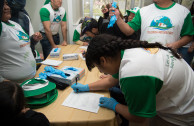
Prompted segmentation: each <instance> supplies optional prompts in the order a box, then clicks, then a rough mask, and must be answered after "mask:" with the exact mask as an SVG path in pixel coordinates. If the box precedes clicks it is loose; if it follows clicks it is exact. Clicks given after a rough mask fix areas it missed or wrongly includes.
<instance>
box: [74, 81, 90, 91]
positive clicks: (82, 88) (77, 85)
mask: <svg viewBox="0 0 194 126" xmlns="http://www.w3.org/2000/svg"><path fill="white" fill-rule="evenodd" d="M71 88H73V90H74V92H76V93H77V92H87V91H90V89H89V86H88V84H87V85H83V84H80V83H77V82H76V83H75V84H73V85H71Z"/></svg>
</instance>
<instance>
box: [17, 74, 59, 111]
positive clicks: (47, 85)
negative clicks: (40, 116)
mask: <svg viewBox="0 0 194 126" xmlns="http://www.w3.org/2000/svg"><path fill="white" fill-rule="evenodd" d="M20 86H21V87H22V88H23V91H24V96H25V97H26V99H27V104H28V106H29V107H30V108H34V107H36V108H39V107H43V106H46V105H48V104H50V103H52V102H54V101H55V100H56V98H57V96H58V92H57V89H56V84H55V83H52V82H49V81H48V80H45V79H40V78H33V79H30V80H27V81H25V82H23V83H22V84H21V85H20ZM31 106H34V107H31Z"/></svg>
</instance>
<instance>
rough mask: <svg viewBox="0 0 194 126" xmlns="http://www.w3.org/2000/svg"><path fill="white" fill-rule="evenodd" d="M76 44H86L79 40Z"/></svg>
mask: <svg viewBox="0 0 194 126" xmlns="http://www.w3.org/2000/svg"><path fill="white" fill-rule="evenodd" d="M75 44H77V45H81V46H83V44H84V42H82V41H80V40H78V41H77V42H75Z"/></svg>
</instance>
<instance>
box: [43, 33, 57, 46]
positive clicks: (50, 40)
mask: <svg viewBox="0 0 194 126" xmlns="http://www.w3.org/2000/svg"><path fill="white" fill-rule="evenodd" d="M45 34H46V37H47V39H48V40H49V42H50V44H51V46H55V43H54V40H53V35H52V32H51V31H50V30H46V29H45Z"/></svg>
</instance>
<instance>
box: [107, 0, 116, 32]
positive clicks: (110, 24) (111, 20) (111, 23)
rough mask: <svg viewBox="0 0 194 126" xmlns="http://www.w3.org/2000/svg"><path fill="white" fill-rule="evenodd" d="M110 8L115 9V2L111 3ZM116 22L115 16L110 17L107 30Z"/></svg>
mask: <svg viewBox="0 0 194 126" xmlns="http://www.w3.org/2000/svg"><path fill="white" fill-rule="evenodd" d="M112 7H114V8H117V2H113V3H112ZM113 12H114V11H113ZM116 21H117V17H116V15H113V16H111V18H110V21H109V24H108V27H107V28H110V27H113V25H114V24H115V22H116Z"/></svg>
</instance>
